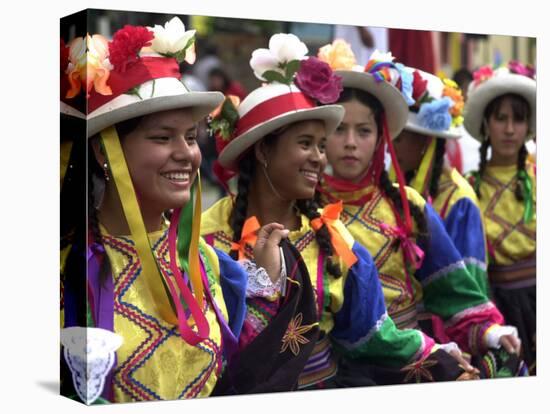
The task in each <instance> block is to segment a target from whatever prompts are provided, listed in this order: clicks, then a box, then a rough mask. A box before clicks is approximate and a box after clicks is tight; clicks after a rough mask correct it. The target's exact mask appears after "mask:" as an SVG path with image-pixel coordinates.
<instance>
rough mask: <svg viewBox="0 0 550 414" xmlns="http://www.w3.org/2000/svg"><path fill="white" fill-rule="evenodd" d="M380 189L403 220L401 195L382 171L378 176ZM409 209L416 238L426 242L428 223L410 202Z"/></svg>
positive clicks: (417, 208)
mask: <svg viewBox="0 0 550 414" xmlns="http://www.w3.org/2000/svg"><path fill="white" fill-rule="evenodd" d="M380 188H381V189H382V191H383V192H384V194H386V195H387V196H388V197H389V198H390V200H391V202H392V203H393V205H394V206H395V207H396V208H397V211H398V212H399V215H400V216H401V218H402V219H403V220H404V219H405V216H404V210H403V204H402V202H401V194H400V193H399V190H398V189H397V188H396V187H395V186H394V185H393V184H392V182H391V181H390V177H389V176H388V173H387V171H385V170H384V171H382V174H381V175H380ZM409 209H410V211H411V215H412V216H413V218H414V221H415V222H416V227H417V229H418V233H417V234H416V237H417V238H419V239H424V240H426V239H427V237H428V223H427V221H426V217H425V216H424V213H423V212H422V210H421V209H420V207H418V206H417V205H416V204H414V203H411V202H409Z"/></svg>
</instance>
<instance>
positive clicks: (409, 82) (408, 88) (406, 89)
mask: <svg viewBox="0 0 550 414" xmlns="http://www.w3.org/2000/svg"><path fill="white" fill-rule="evenodd" d="M395 67H396V68H397V70H398V71H399V76H401V95H403V97H404V98H405V100H406V101H407V105H409V106H411V105H414V103H415V100H414V99H413V97H412V95H413V80H414V76H413V73H412V72H410V71H408V70H407V69H406V68H405V66H404V65H403V64H401V63H396V64H395Z"/></svg>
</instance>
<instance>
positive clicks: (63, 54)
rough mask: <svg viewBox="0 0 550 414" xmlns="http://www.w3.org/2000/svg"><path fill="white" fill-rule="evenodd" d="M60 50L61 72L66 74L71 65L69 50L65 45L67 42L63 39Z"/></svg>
mask: <svg viewBox="0 0 550 414" xmlns="http://www.w3.org/2000/svg"><path fill="white" fill-rule="evenodd" d="M60 49H61V50H60V53H59V58H60V62H59V69H60V70H61V72H65V69H67V66H68V65H69V48H68V47H67V46H66V45H65V41H64V40H63V39H61V46H60Z"/></svg>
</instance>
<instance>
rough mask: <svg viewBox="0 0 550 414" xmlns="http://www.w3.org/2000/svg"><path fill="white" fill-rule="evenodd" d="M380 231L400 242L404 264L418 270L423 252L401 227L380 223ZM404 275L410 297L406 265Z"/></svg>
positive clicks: (422, 259) (409, 283) (422, 258)
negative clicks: (406, 263) (408, 264)
mask: <svg viewBox="0 0 550 414" xmlns="http://www.w3.org/2000/svg"><path fill="white" fill-rule="evenodd" d="M380 229H381V230H382V231H383V232H384V233H385V234H387V235H391V236H394V237H397V238H398V239H399V240H400V242H401V247H402V249H403V254H404V256H405V261H406V262H408V263H410V264H412V265H413V266H414V268H415V269H419V268H420V267H421V266H422V262H423V261H424V251H423V250H422V249H421V248H420V247H418V245H417V244H416V243H415V242H414V241H413V240H412V239H411V238H410V237H409V235H408V234H407V232H406V231H405V230H404V229H403V228H402V227H401V226H397V227H392V226H390V225H388V224H386V223H380ZM405 273H406V276H407V279H406V281H407V289H408V290H409V293H410V294H411V295H412V294H413V290H412V285H411V277H410V275H409V271H408V270H407V266H406V265H405Z"/></svg>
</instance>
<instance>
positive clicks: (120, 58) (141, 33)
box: [109, 24, 155, 72]
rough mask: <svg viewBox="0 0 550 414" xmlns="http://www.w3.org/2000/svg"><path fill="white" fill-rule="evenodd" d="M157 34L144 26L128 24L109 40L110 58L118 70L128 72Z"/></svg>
mask: <svg viewBox="0 0 550 414" xmlns="http://www.w3.org/2000/svg"><path fill="white" fill-rule="evenodd" d="M154 37H155V35H154V33H153V32H151V31H150V30H149V29H147V28H146V27H143V26H130V25H128V24H127V25H126V26H124V27H123V28H122V29H120V30H118V31H117V32H116V33H115V34H114V36H113V40H112V41H110V42H109V60H110V61H111V63H112V64H113V66H114V69H115V70H116V71H118V72H126V70H127V69H128V67H130V66H131V65H132V64H134V63H136V62H137V61H138V60H139V52H140V51H141V49H142V48H143V47H145V46H151V41H152V40H153V39H154Z"/></svg>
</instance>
